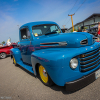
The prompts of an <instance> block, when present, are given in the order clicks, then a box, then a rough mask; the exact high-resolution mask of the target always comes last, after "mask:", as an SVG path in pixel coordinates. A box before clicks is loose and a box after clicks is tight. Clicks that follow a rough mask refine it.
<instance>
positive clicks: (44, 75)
mask: <svg viewBox="0 0 100 100" xmlns="http://www.w3.org/2000/svg"><path fill="white" fill-rule="evenodd" d="M39 74H40V78H41V80H42V82H43V83H45V84H46V83H48V74H47V72H46V70H45V68H44V67H43V66H42V65H40V66H39Z"/></svg>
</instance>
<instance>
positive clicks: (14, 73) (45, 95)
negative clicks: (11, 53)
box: [0, 57, 100, 100]
mask: <svg viewBox="0 0 100 100" xmlns="http://www.w3.org/2000/svg"><path fill="white" fill-rule="evenodd" d="M0 100H100V78H98V79H97V80H96V81H94V82H93V83H91V84H89V85H88V86H86V87H85V88H83V89H81V90H79V91H76V92H74V93H67V92H66V91H65V88H64V87H60V86H57V85H53V86H52V87H47V86H45V85H43V84H42V82H41V81H40V80H39V79H38V78H35V77H34V75H32V74H31V73H29V72H27V71H25V70H24V69H22V68H21V67H20V66H18V67H16V66H14V64H13V62H12V60H11V58H10V57H7V58H6V59H0Z"/></svg>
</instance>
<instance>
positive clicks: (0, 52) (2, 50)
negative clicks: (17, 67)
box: [0, 44, 17, 59]
mask: <svg viewBox="0 0 100 100" xmlns="http://www.w3.org/2000/svg"><path fill="white" fill-rule="evenodd" d="M15 46H17V44H11V45H10V46H2V47H0V58H2V59H4V58H6V57H7V56H8V55H10V49H12V48H14V47H15Z"/></svg>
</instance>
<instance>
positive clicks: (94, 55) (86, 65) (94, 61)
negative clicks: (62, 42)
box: [79, 49, 100, 72]
mask: <svg viewBox="0 0 100 100" xmlns="http://www.w3.org/2000/svg"><path fill="white" fill-rule="evenodd" d="M79 58H80V67H81V68H80V69H81V72H87V71H89V70H92V69H94V68H96V67H97V66H98V65H99V63H100V62H99V49H96V50H93V51H91V52H88V53H85V54H82V55H80V56H79Z"/></svg>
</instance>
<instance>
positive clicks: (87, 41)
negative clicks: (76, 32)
mask: <svg viewBox="0 0 100 100" xmlns="http://www.w3.org/2000/svg"><path fill="white" fill-rule="evenodd" d="M85 40H87V43H86V44H82V43H81V42H82V41H85ZM82 41H80V44H81V45H87V44H88V39H84V40H82Z"/></svg>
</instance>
